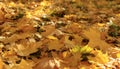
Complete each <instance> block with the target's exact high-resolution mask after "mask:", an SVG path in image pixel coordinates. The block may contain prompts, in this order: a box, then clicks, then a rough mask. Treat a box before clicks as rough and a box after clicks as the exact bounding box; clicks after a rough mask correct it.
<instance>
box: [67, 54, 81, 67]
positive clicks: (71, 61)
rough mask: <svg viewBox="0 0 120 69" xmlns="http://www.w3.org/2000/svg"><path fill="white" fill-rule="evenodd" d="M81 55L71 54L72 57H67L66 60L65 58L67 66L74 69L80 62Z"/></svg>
mask: <svg viewBox="0 0 120 69" xmlns="http://www.w3.org/2000/svg"><path fill="white" fill-rule="evenodd" d="M80 57H81V55H80V53H75V54H73V56H71V57H68V58H66V60H67V62H68V64H67V65H68V66H70V67H71V66H72V67H75V66H77V65H78V63H79V62H80V60H81V58H80Z"/></svg>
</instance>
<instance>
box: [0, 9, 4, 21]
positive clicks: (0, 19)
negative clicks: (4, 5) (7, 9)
mask: <svg viewBox="0 0 120 69" xmlns="http://www.w3.org/2000/svg"><path fill="white" fill-rule="evenodd" d="M2 21H4V13H3V12H2V11H1V8H0V23H1V22H2Z"/></svg>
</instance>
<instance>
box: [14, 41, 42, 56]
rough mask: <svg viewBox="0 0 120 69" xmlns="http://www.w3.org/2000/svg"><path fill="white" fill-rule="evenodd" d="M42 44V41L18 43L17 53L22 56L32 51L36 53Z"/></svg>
mask: <svg viewBox="0 0 120 69" xmlns="http://www.w3.org/2000/svg"><path fill="white" fill-rule="evenodd" d="M41 45H42V43H41V42H38V43H30V44H27V45H26V46H25V45H17V48H15V50H16V52H17V54H19V55H20V56H27V55H29V54H31V53H34V52H36V51H38V48H40V46H41Z"/></svg>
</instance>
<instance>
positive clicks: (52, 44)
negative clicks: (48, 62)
mask: <svg viewBox="0 0 120 69" xmlns="http://www.w3.org/2000/svg"><path fill="white" fill-rule="evenodd" d="M63 46H64V45H63V44H62V43H61V42H60V41H59V40H51V41H50V42H49V43H48V48H49V50H52V49H55V50H60V49H61V48H62V47H63Z"/></svg>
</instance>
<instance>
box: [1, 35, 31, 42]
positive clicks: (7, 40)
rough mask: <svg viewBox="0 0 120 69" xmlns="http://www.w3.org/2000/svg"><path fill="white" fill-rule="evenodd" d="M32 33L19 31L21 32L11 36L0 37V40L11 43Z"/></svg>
mask: <svg viewBox="0 0 120 69" xmlns="http://www.w3.org/2000/svg"><path fill="white" fill-rule="evenodd" d="M31 35H32V33H21V34H13V35H12V36H11V37H8V38H5V39H2V40H0V41H3V42H4V43H13V42H15V41H17V40H19V39H25V38H27V37H30V36H31Z"/></svg>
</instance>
